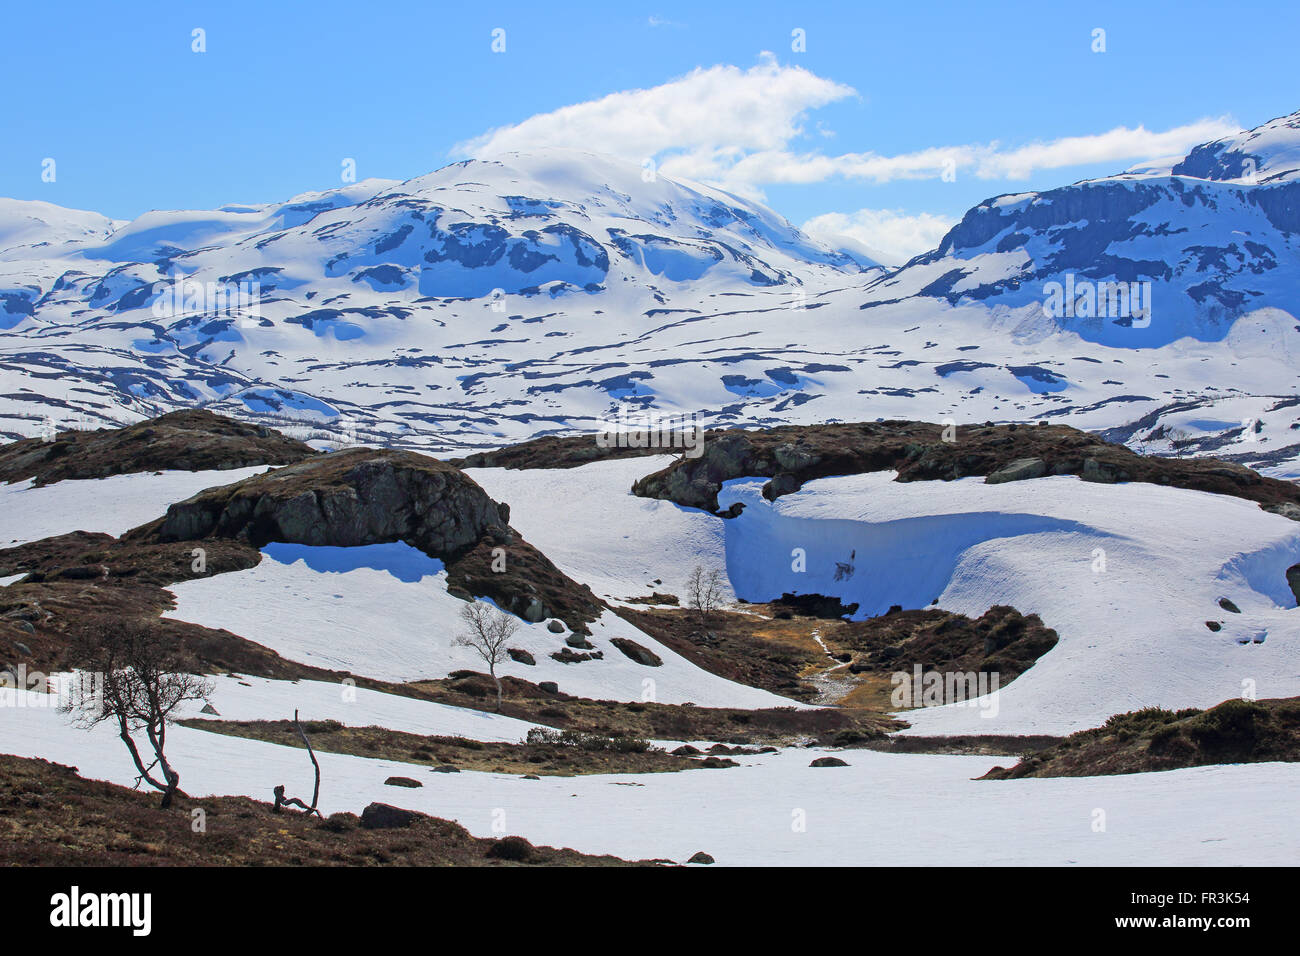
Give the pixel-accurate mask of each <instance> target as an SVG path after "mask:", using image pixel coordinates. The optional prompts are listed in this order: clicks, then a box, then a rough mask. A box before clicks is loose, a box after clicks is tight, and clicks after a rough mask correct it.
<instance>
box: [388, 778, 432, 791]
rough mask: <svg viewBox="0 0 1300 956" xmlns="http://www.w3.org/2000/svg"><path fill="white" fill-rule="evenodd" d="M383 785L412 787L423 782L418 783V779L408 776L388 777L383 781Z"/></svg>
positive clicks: (419, 785) (418, 785) (420, 785)
mask: <svg viewBox="0 0 1300 956" xmlns="http://www.w3.org/2000/svg"><path fill="white" fill-rule="evenodd" d="M384 786H386V787H410V788H412V789H414V788H415V787H423V786H424V784H422V783H420V781H418V780H413V779H411V778H410V777H389V778H388V779H387V780H385V781H384Z"/></svg>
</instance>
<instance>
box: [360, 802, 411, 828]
mask: <svg viewBox="0 0 1300 956" xmlns="http://www.w3.org/2000/svg"><path fill="white" fill-rule="evenodd" d="M422 816H423V814H421V813H416V812H415V811H414V810H403V809H402V808H401V807H394V806H390V805H389V804H387V803H372V804H370V805H369V806H367V807H366V808H365V809H364V810H362V811H361V826H362V827H364V828H365V829H367V830H401V829H403V828H405V827H409V826H410V825H411V824H412V823H414V822H415V821H416V820H418V819H420V817H422Z"/></svg>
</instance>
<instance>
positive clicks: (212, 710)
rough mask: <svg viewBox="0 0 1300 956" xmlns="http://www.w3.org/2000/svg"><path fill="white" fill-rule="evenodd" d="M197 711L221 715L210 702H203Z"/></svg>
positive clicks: (215, 715) (213, 715)
mask: <svg viewBox="0 0 1300 956" xmlns="http://www.w3.org/2000/svg"><path fill="white" fill-rule="evenodd" d="M199 713H200V714H207V715H208V716H209V717H220V716H221V715H220V714H219V713H217V708H215V707H213V706H212V705H211V704H207V703H205V704H204V705H203V709H202V710H200V711H199Z"/></svg>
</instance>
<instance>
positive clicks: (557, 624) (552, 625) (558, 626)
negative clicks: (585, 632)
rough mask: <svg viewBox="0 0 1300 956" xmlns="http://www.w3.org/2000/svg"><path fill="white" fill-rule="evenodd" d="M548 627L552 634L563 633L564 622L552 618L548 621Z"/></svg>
mask: <svg viewBox="0 0 1300 956" xmlns="http://www.w3.org/2000/svg"><path fill="white" fill-rule="evenodd" d="M546 629H547V630H548V631H550V632H551V633H552V634H563V633H564V622H563V621H560V620H555V619H552V620H551V621H549V622H548V623H547V625H546Z"/></svg>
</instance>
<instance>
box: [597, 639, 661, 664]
mask: <svg viewBox="0 0 1300 956" xmlns="http://www.w3.org/2000/svg"><path fill="white" fill-rule="evenodd" d="M609 642H610V643H611V644H613V645H614V646H615V647H617V648H618V649H619V650H620V651H622V652H623V653H624V654H626V655H627V656H628V657H630V658H631V659H632V660H634V661H636V662H637V663H638V664H643V665H645V666H646V667H662V666H663V658H661V657H660V656H659V655H658V654H656V653H655V652H654V651H652V650H650V648H648V647H642V646H641V645H640V644H638V643H637V642H636V641H630V640H628V639H627V638H626V637H612V638H610V640H609Z"/></svg>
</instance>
